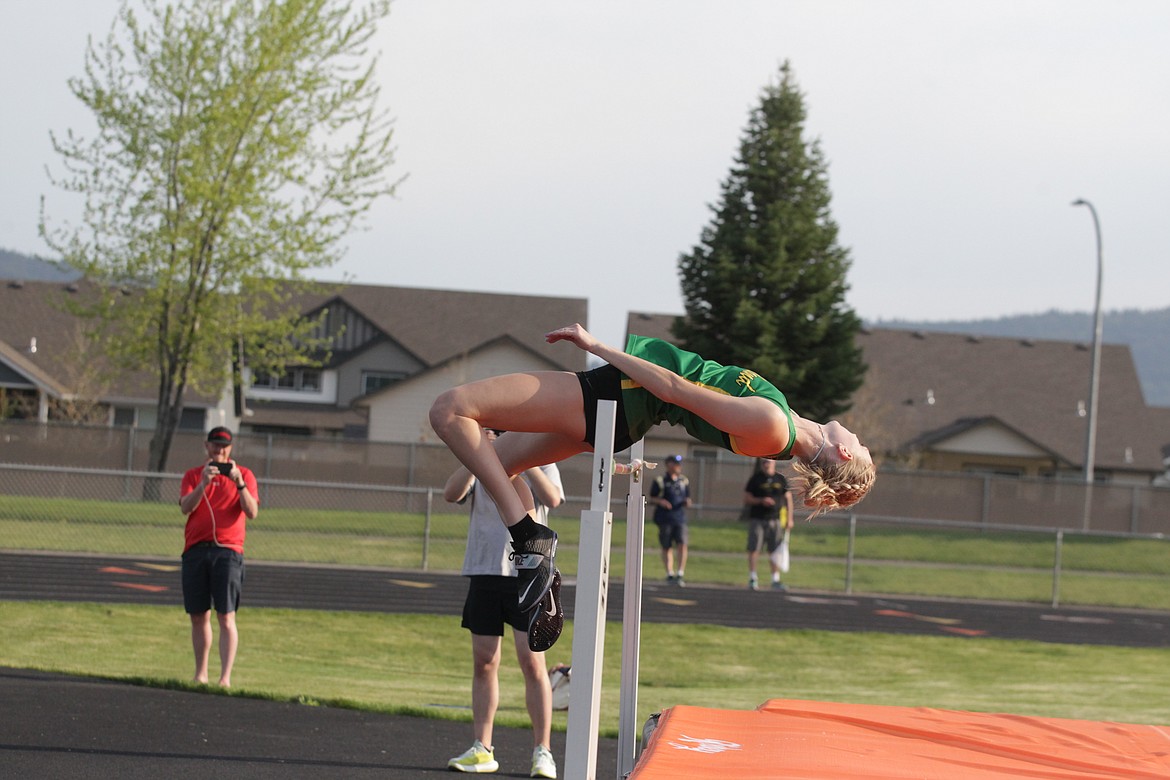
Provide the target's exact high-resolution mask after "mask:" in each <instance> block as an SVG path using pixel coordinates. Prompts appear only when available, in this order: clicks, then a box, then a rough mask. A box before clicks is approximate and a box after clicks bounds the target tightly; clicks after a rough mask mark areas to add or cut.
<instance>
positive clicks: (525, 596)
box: [520, 580, 536, 602]
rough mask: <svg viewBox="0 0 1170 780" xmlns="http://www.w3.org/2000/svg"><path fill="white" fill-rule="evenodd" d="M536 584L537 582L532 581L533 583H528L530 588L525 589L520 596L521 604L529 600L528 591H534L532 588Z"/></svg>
mask: <svg viewBox="0 0 1170 780" xmlns="http://www.w3.org/2000/svg"><path fill="white" fill-rule="evenodd" d="M535 584H536V580H532V581H531V582H529V583H528V586H527V587H525V588H524V592H523V593H521V594H520V601H521V602H524V601H526V600H527V599H528V591H530V590H532V586H533V585H535Z"/></svg>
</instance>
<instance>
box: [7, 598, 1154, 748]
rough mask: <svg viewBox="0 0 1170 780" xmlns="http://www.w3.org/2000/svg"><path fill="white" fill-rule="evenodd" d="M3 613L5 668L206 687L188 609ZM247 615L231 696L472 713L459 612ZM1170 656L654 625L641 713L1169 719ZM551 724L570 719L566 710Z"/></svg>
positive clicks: (22, 606) (562, 651) (610, 687)
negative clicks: (763, 707)
mask: <svg viewBox="0 0 1170 780" xmlns="http://www.w3.org/2000/svg"><path fill="white" fill-rule="evenodd" d="M0 623H2V624H3V625H4V626H5V628H6V632H5V634H6V636H5V640H4V642H3V644H2V645H0V665H5V666H13V667H20V668H35V669H41V670H46V671H55V672H66V673H72V674H81V675H96V676H101V677H106V678H111V679H119V680H129V681H133V682H137V683H140V684H149V685H157V686H165V687H172V688H192V689H194V688H201V686H192V685H190V684H189V683H187V682H186V680H188V679H189V678H190V675H191V671H192V662H191V647H190V634H189V623H188V621H187V618H186V616H185V615H184V614H183V613H182V612H181V610H178V609H171V608H165V607H151V606H134V605H106V604H86V603H68V604H64V603H58V602H0ZM239 625H240V651H239V656H238V659H237V663H236V669H235V672H234V674H233V681H234V683H235V686H236V687H235V688H233V691H232V695H245V696H258V697H265V698H272V699H279V700H292V701H301V702H304V703H305V704H322V705H334V706H345V707H353V708H361V709H368V710H374V711H385V712H396V713H406V714H416V715H425V716H428V717H439V718H451V719H459V720H470V710H469V709H468V707H469V702H470V677H471V668H470V647H469V642H468V639H467V634H466V632H465V631H464V630H463V629H461V628H460V627H459V621H458V620H455V619H452V618H451V617H439V616H424V615H387V614H370V613H333V612H319V611H311V610H286V609H249V610H247V611H246V612H241V613H240V618H239ZM620 633H621V632H620V626H619V625H616V624H611V625H609V626H608V628H607V636H608V642H607V646H606V652H605V662H604V664H605V665H604V673H603V674H604V685H603V693H602V711H601V724H602V732H603V734H605V735H607V736H614V735H615V734H616V729H617V717H618V695H619V674H620V667H621V659H620V652H621V648H620V644H621V643H620ZM509 647H510V643H508V644H506V645H505V650H507V649H509ZM571 647H572V625H571V624H569V625H568V626H566V631H565V634H564V636H562V638H561V639H560V641H559V643H558V644H557V646H556V647H554V648H553V650H552V651H550V652H549V653H548V661H549V663H550V664H553V663H556V662H557V661H565V662H569V661H570V660H571V659H570V658H569V657H568V653H569V648H571ZM214 655H215V654H214V652H213V660H212V675H213V676H214V675H215V673H216V672H217V671H218V660H217V659H216V658H215V657H214ZM684 658H685V659H686V660H685V662H680V659H684ZM1168 665H1170V652H1168V651H1167V650H1165V649H1140V648H1114V647H1100V646H1075V645H1056V644H1044V643H1039V642H1024V641H1008V640H999V639H960V638H953V637H908V636H895V635H890V634H880V633H836V632H824V631H792V630H788V631H777V630H758V629H733V628H725V627H720V626H707V625H664V624H645V625H643V627H642V653H641V672H640V684H639V707H638V721H639V723H641V722H642V721H644V720H645V718H646V717H648V716H649V715H650V714H651V713H653V712H656V711H658V710H661V709H662V708H664V707H668V706H672V705H675V704H693V705H696V706H703V707H716V708H733V709H751V708H754V707H756V706H758V705H759V704H761V703H762V702H763V701H766V700H767V699H771V698H787V699H808V700H815V701H841V702H853V703H862V704H887V705H898V706H926V707H937V708H944V709H958V710H969V711H981V712H1008V713H1015V714H1018V715H1035V716H1044V717H1059V718H1075V719H1084V720H1108V721H1118V722H1127V723H1151V724H1170V699H1167V697H1166V695H1165V688H1166V685H1165V683H1166V668H1167V666H1168ZM209 690H214V689H209ZM523 690H524V686H523V681H522V679H521V677H520V673H519V670H518V669H517V668H516V662H515V658H514V656H512V655H509V654H508V653H507V652H505V657H504V663H503V665H502V669H501V702H500V711H499V716H498V718H497V723H499V724H500V725H510V726H517V727H526V726H527V723H528V721H527V714H526V713H525V710H524V703H523ZM554 720H555V726H554V727H555V728H559V729H563V728H564V726H565V713H563V712H559V713H556V716H555V718H554Z"/></svg>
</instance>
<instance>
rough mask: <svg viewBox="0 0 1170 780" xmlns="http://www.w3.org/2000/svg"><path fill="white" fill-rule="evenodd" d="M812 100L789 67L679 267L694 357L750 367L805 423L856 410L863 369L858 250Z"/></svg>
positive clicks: (683, 330) (685, 334) (682, 325)
mask: <svg viewBox="0 0 1170 780" xmlns="http://www.w3.org/2000/svg"><path fill="white" fill-rule="evenodd" d="M805 116H806V114H805V107H804V97H803V95H802V94H801V93H800V91H799V89H798V88H797V85H796V83H795V80H794V78H793V76H792V71H791V68H790V66H789V64H788V63H787V62H785V63H784V64H783V65H782V66H781V68H780V83H779V84H778V85H777V84H772V85H769V86H768V87H767V88H765V89H764V91H763V94H762V96H761V100H760V105H759V106H758V107H757V108H755V109H753V110H752V113H751V116H750V119H749V121H748V126H747V129H746V131H745V132H744V135H743V138H742V139H741V141H740V147H739V155H738V156H737V158H736V160H735V164H734V166H733V167H732V169H731V173H730V174H729V175H728V177H727V179H726V180H725V181H724V182H723V185H722V195H721V197H720V202H719V204H718V205H717V206H714V207H712V211H713V213H714V218H713V220H712V221H711V223H710V224H709V225H707V226H706V227H705V228H704V229H703V231H702V234H701V237H700V243H699V244H698V245H697V246H695V247H694V248H693V249H692V250H691V252H690V253H689V254H684V255H682V256H680V258H679V273H680V276H681V279H682V291H683V300H684V303H685V307H686V317H684V318H682V319H680V320H678V321H677V322H676V323H675V326H674V335H675V337H676V338H677V339H678V340H679V341H680V342H681V343H682V345H684V346H685V347H686V348H687V349H690V350H693V351H695V352H698V353H699V354H701V355H703V356H704V357H707V358H710V359H712V360H717V361H719V362H720V363H725V364H732V365H739V366H750V367H751V368H752V369H753V370H755V371H756V372H758V373H759V374H761V375H762V376H764V377H766V378H768V379H769V380H771V381H772V382H773V383H774V384H775V385H776V386H777V387H779V388H780V389H781V390H783V391H784V393H785V394H786V395H787V396H788V398H789V401H790V402H791V403H792V405H793V407H794V408H796V409H797V410H798V411H799V412H800V413H801V414H802V415H806V416H810V417H812V418H814V419H828V418H830V417H833V416H836V415H838V414H840V413H841V412H843V411H845V410H847V409H848V408H849V406H850V402H849V399H850V396H851V395H852V394H853V392H854V391H855V390H857V388H858V387H860V386H861V383H862V379H863V377H864V374H865V369H866V367H865V364H864V363H863V362H862V359H861V350H860V349H859V348H858V347H857V346H856V345H855V343H854V336H855V335H856V334H857V332H858V331H859V330H860V328H861V321H860V319H858V317H857V315H856V314H855V313H854V312H853V311H852V310H851V309H850V308H848V307H847V306H846V305H845V292H846V290H847V289H848V285H847V284H846V282H845V275H846V272H847V271H848V270H849V265H850V260H849V253H848V251H847V250H846V249H844V248H843V247H841V246H839V245H838V244H837V225H836V223H835V222H834V221H833V219H832V216H831V215H830V212H829V201H830V199H831V196H830V193H829V184H828V173H827V168H826V164H825V161H824V157H823V155H822V154H821V149H820V144H819V143H818V142H817V141H812V142H806V141H805V138H804V121H805Z"/></svg>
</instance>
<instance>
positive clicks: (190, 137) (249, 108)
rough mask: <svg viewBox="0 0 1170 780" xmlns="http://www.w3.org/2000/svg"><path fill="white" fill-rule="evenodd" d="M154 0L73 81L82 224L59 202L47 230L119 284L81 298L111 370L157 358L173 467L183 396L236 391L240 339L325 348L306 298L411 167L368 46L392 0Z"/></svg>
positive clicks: (261, 363) (70, 141)
mask: <svg viewBox="0 0 1170 780" xmlns="http://www.w3.org/2000/svg"><path fill="white" fill-rule="evenodd" d="M141 5H142V11H143V13H142V15H141V16H140V15H139V14H137V13H135V11H134V10H133V9H132V8H131V4H130V3H129V2H127V3H124V4H123V5H122V7H121V8H120V9H119V11H118V14H117V16H116V19H115V21H114V23H113V25H112V26H111V29H110V32H109V34H108V36H107V38H106V39H105V41H104V44H100V45H99V44H95V43H94V42H93V41H92V40H91V41H90V43H89V46H88V47H87V51H86V64H85V75H84V76H83V77H77V78H73V79H70V81H69V88H70V90H71V91H72V93H73V94H74V95H75V96H76V97H77V99H78V100H80V101H81V102H82V103H84V104H85V106H86V107H88V108H89V109H90V110H91V111H92V113H93V115H94V117H95V118H96V120H97V130H96V133H95V135H94V136H93V137H92V138H91V139H88V140H87V139H84V138H81V137H79V136H75V135H74V133H73V132H72V131H70V132H68V133H67V134H66V135H65V136H63V137H61V136H57V135H54V136H53V145H54V149H55V150H56V152H57V153H58V154H59V155H60V156H61V157H62V158H63V163H64V166H65V168H66V170H67V174H66V175H65V176H62V177H57V178H54V180H53V183H54V184H55V185H57V186H58V187H60V188H62V189H63V190H65V191H66V192H69V193H76V194H78V195H79V196H80V197H81V198H82V199H83V200H84V204H85V207H84V212H83V217H81V219H80V224H79V225H72V224H69V223H64V224H56V225H50V224H49V221H48V219H47V218H46V216H45V206H44V204H42V210H41V225H40V228H41V234H42V236H44V238H45V240H46V241H47V243H48V244H49V245H50V246H51V247H53V248H54V249H55V250H56V251H58V252H60V253H61V255H62V257H63V259H64V260H65V261H66V262H68V263H69V264H70V265H71V266H73V267H75V268H77V269H79V270H81V271H83V272H84V273H85V274H86V276H87V277H88V278H90V279H91V280H93V281H96V282H99V283H104V284H101V286H102V288H103V289H104V290H105V297H104V299H103V300H101V301H100V302H99V303H98V304H97V305H91V306H88V307H87V308H86V309H85V310H84V311H82V312H81V313H83V314H85V315H87V316H90V317H92V318H93V320H94V323H95V334H96V335H98V336H100V337H101V340H102V343H103V344H104V351H105V352H106V353H107V354H108V356H109V357H110V358H111V363H112V365H114V366H116V367H118V368H124V369H135V370H149V371H151V372H157V377H158V427H157V429H156V432H155V435H154V437H153V438H152V440H151V444H150V465H149V467H150V469H151V470H158V471H161V470H163V469H164V468H165V467H166V462H167V457H168V452H169V450H170V445H171V441H172V439H173V435H174V432H175V430H176V428H177V427H178V423H179V419H180V415H181V412H182V408H183V402H184V397H185V395H186V394H187V393H188V391H192V392H200V393H204V394H207V395H210V396H211V397H215V398H218V397H220V395H221V394H222V393H223V391H224V389H225V388H226V387H227V385H228V381H229V379H230V378H231V374H232V372H233V368H232V364H233V356H234V353H235V352H236V351H238V350H241V349H242V351H243V352H244V354H246V356H247V362H248V364H249V365H250V366H251V367H252V368H253V369H255V370H257V371H264V372H273V371H276V372H279V371H281V370H283V368H284V367H285V366H287V365H295V364H297V363H298V362H300V363H305V362H308V361H309V358H308V356H309V355H311V354H312V352H313V350H315V349H319V348H320V347H321V346H322V342H323V340H322V339H320V338H316V339H315V338H314V329H315V328H317V326H318V324H319V323H317V322H305V321H303V320H302V318H301V317H300V311H299V310H298V309H297V307H296V305H295V300H296V295H297V294H298V292H299V289H300V288H301V287H303V286H304V285H306V284H308V280H307V278H306V272H308V271H310V270H313V269H319V268H323V267H328V266H330V265H332V264H334V263H335V262H336V261H337V260H338V259H339V258H340V256H341V253H342V245H341V244H342V240H343V239H344V237H345V236H346V235H347V234H348V233H349V232H350V231H351V230H352V229H354V228H355V227H357V226H358V225H359V224H360V223H361V221H362V217H364V216H365V214H366V212H367V211H368V210H369V208H370V206H371V205H372V203H373V202H374V201H375V199H377V198H378V197H380V196H383V195H388V194H390V193H392V192H393V190H394V188H395V186H396V184H397V182H393V181H390V180H389V179H388V178H387V172H388V169H389V167H390V166H391V165H392V163H393V149H392V147H391V137H392V121H391V119H390V118H389V117H388V116H387V114H386V113H385V111H384V110H383V109H381V108H380V107H379V105H378V98H379V96H380V89H379V87H378V86H377V84H376V83H375V81H374V79H373V72H374V68H375V65H376V63H377V56H376V55H374V56H371V55H370V54H369V52H368V49H367V47H368V44H369V42H370V40H371V37H372V36H373V35H374V33H375V31H376V26H377V23H378V22H379V21H380V20H381V19H383V18H384V17H385V16H386V15H387V14H388V13H389V2H388V0H375V1H374V2H369V3H367V4H364V5H361V6H355V5H354V3H352V2H349V0H178V1H177V2H175V3H173V4H162V3H160V2H158V0H143V2H142V3H141ZM316 332H317V333H319V332H320V331H319V329H318V330H317V331H316ZM237 373H238V371H237ZM235 379H236V381H239V376H238V375H237V376H236V377H235Z"/></svg>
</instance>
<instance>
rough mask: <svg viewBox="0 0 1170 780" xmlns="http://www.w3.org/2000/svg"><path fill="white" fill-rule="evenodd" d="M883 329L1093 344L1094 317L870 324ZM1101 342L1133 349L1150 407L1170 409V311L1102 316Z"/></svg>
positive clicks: (1071, 314) (1066, 315) (1126, 311)
mask: <svg viewBox="0 0 1170 780" xmlns="http://www.w3.org/2000/svg"><path fill="white" fill-rule="evenodd" d="M866 324H867V325H871V326H873V327H877V328H897V329H902V330H927V331H941V332H944V333H970V334H973V335H977V336H1007V337H1011V338H1032V339H1053V340H1057V341H1079V342H1082V343H1084V344H1091V343H1092V342H1093V315H1092V314H1091V313H1088V312H1085V313H1081V312H1061V311H1049V312H1045V313H1044V314H1020V315H1014V316H1010V317H1000V318H999V319H987V320H966V321H952V322H911V321H908V320H889V321H880V320H879V321H876V322H871V323H866ZM1101 340H1102V341H1103V342H1104V343H1106V344H1128V345H1129V348H1130V351H1131V352H1132V353H1133V360H1134V363H1135V364H1136V365H1137V372H1138V378H1139V379H1140V380H1141V383H1142V391H1143V392H1144V393H1145V396H1146V403H1147V404H1149V405H1150V406H1170V307H1167V308H1165V309H1154V310H1151V311H1138V310H1136V309H1123V310H1120V311H1108V312H1105V313H1104V314H1103V315H1102V325H1101Z"/></svg>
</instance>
